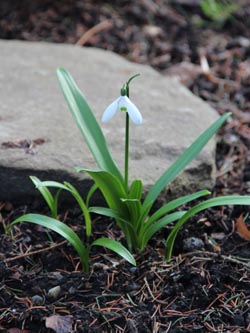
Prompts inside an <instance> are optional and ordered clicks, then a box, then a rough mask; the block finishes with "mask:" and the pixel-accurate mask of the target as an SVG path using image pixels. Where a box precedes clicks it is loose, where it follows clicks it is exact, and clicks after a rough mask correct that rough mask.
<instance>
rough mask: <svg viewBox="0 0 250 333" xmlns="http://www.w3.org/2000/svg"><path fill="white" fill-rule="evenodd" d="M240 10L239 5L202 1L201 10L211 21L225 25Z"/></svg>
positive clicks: (215, 0) (214, 0)
mask: <svg viewBox="0 0 250 333" xmlns="http://www.w3.org/2000/svg"><path fill="white" fill-rule="evenodd" d="M239 8H240V5H239V4H237V3H231V2H228V1H225V0H221V1H217V0H201V9H202V12H203V13H204V15H206V16H207V17H208V18H209V19H210V20H212V21H214V22H216V23H218V24H220V25H223V24H224V23H225V22H226V21H227V20H228V19H229V18H231V17H232V14H233V13H234V12H235V11H236V10H238V9H239Z"/></svg>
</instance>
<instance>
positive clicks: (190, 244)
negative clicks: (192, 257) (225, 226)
mask: <svg viewBox="0 0 250 333" xmlns="http://www.w3.org/2000/svg"><path fill="white" fill-rule="evenodd" d="M183 250H185V251H186V252H192V251H199V250H204V242H203V240H202V239H200V238H197V237H189V238H186V239H184V240H183Z"/></svg>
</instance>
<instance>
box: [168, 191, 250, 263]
mask: <svg viewBox="0 0 250 333" xmlns="http://www.w3.org/2000/svg"><path fill="white" fill-rule="evenodd" d="M225 205H246V206H250V196H247V195H246V196H241V195H232V196H224V197H218V198H212V199H208V200H206V201H203V202H201V203H199V204H198V205H196V206H194V207H192V208H191V209H189V211H188V212H187V213H186V214H185V215H183V217H182V218H181V219H180V220H179V221H178V222H177V223H176V225H175V226H174V228H173V230H172V231H171V232H170V234H169V235H168V238H167V241H166V253H165V257H166V259H167V260H169V259H170V258H171V256H172V251H173V246H174V242H175V238H176V236H177V234H178V232H179V230H180V228H181V227H182V226H183V224H184V223H185V222H186V221H187V220H188V219H189V218H190V217H192V216H194V215H196V214H197V213H199V212H201V211H202V210H205V209H207V208H211V207H216V206H225Z"/></svg>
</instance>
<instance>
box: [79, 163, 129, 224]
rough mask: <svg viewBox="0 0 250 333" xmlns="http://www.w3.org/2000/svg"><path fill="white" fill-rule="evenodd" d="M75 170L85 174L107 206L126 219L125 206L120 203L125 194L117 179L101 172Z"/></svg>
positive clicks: (82, 169)
mask: <svg viewBox="0 0 250 333" xmlns="http://www.w3.org/2000/svg"><path fill="white" fill-rule="evenodd" d="M75 169H76V171H77V172H81V171H84V172H87V173H88V174H89V175H90V177H91V178H92V179H93V180H94V181H95V183H96V184H97V186H98V187H99V189H100V191H101V192H102V194H103V196H104V198H105V200H106V202H107V204H108V206H109V207H110V208H111V209H113V210H114V211H117V212H119V213H120V215H121V216H123V218H126V217H128V210H127V207H126V204H125V203H123V202H122V201H121V198H125V197H126V195H127V194H126V191H125V188H124V186H123V183H121V181H120V180H119V178H117V177H115V176H114V175H113V174H111V173H109V172H107V171H103V170H90V169H86V168H82V167H76V168H75Z"/></svg>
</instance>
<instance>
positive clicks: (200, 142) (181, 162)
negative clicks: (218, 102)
mask: <svg viewBox="0 0 250 333" xmlns="http://www.w3.org/2000/svg"><path fill="white" fill-rule="evenodd" d="M230 114H231V113H226V114H224V115H223V116H222V117H220V118H219V119H218V120H217V121H215V122H214V123H213V124H212V125H211V126H210V127H209V128H208V129H207V130H206V131H205V132H203V133H202V134H201V135H200V136H199V137H198V138H197V139H196V140H195V141H194V142H193V143H192V144H191V146H189V147H188V148H187V149H186V150H185V151H184V153H183V154H182V155H181V156H180V157H179V158H178V159H177V160H176V161H175V162H174V163H173V164H172V165H171V166H170V167H169V168H168V169H167V170H166V171H165V172H164V173H163V175H162V176H161V177H160V178H159V179H158V180H157V181H156V183H155V184H154V186H153V187H152V188H151V189H150V190H149V192H148V194H147V196H146V198H145V200H144V203H143V207H144V206H146V205H147V204H148V203H149V202H152V203H153V202H154V201H155V200H156V199H157V197H158V196H159V194H160V192H161V191H162V190H163V189H164V188H165V187H166V186H167V185H168V184H169V183H170V182H171V181H172V180H173V179H174V178H175V177H176V176H177V175H178V174H179V173H180V172H181V171H182V170H183V169H184V168H185V167H186V166H187V165H188V164H189V163H190V162H191V161H192V160H193V159H194V158H195V157H196V156H197V155H198V154H199V152H200V151H201V150H202V148H203V147H204V146H205V145H206V144H207V142H208V141H209V139H210V138H211V137H212V136H213V135H214V133H215V132H216V131H217V130H218V129H219V128H220V127H221V125H222V124H223V123H224V122H225V120H226V119H227V118H228V117H229V116H230Z"/></svg>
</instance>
